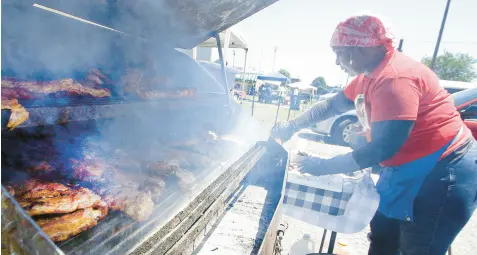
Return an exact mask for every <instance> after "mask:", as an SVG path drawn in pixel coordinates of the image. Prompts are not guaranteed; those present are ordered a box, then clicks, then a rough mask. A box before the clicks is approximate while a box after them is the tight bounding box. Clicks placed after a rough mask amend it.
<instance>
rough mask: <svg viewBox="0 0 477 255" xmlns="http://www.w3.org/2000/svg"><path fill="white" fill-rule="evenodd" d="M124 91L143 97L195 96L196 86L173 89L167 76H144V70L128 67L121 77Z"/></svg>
mask: <svg viewBox="0 0 477 255" xmlns="http://www.w3.org/2000/svg"><path fill="white" fill-rule="evenodd" d="M121 80H122V82H123V83H124V91H125V92H126V93H129V94H132V95H135V96H137V97H139V98H142V99H164V98H171V99H172V98H184V97H193V96H195V94H196V92H197V90H196V89H195V88H177V89H173V88H171V87H170V86H169V85H168V80H167V78H165V77H161V76H154V77H150V78H145V77H144V72H143V71H141V70H138V69H128V70H126V73H125V74H124V75H123V77H122V78H121Z"/></svg>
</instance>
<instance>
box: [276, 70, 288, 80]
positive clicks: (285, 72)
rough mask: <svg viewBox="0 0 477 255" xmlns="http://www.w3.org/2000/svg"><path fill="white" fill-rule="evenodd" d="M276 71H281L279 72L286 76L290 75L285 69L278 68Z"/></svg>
mask: <svg viewBox="0 0 477 255" xmlns="http://www.w3.org/2000/svg"><path fill="white" fill-rule="evenodd" d="M278 72H279V73H281V74H283V75H284V76H286V77H287V78H290V77H291V75H290V72H288V71H287V70H285V69H280V70H279V71H278Z"/></svg>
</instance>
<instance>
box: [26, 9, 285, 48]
mask: <svg viewBox="0 0 477 255" xmlns="http://www.w3.org/2000/svg"><path fill="white" fill-rule="evenodd" d="M276 1H277V0H210V1H202V0H86V1H61V0H38V1H35V3H36V4H39V5H42V6H46V7H48V8H53V9H55V10H59V11H61V12H65V13H68V14H71V15H74V16H76V17H79V18H82V19H85V20H88V21H92V22H95V23H97V24H100V25H104V26H107V27H109V28H112V29H115V30H119V31H121V32H124V33H127V34H130V35H134V36H137V37H139V38H142V39H145V40H148V41H153V42H159V43H161V44H169V45H171V46H173V47H176V48H184V49H190V48H193V47H195V46H196V45H198V44H200V43H201V42H204V41H205V40H207V39H208V38H210V37H212V36H213V34H214V32H215V31H222V30H225V29H227V28H229V27H231V26H233V25H235V24H237V23H238V22H240V21H242V20H243V19H245V18H247V17H249V16H251V15H252V14H254V13H256V12H258V11H260V10H261V9H263V8H265V7H267V6H269V5H270V4H272V3H274V2H276Z"/></svg>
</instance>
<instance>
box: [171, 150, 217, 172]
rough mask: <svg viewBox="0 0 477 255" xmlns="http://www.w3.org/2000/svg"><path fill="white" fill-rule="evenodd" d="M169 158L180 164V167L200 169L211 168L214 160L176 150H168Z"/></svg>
mask: <svg viewBox="0 0 477 255" xmlns="http://www.w3.org/2000/svg"><path fill="white" fill-rule="evenodd" d="M167 158H170V159H171V160H173V161H177V162H179V164H180V165H185V166H189V167H192V168H199V169H203V168H205V167H209V166H210V165H211V164H212V159H211V158H209V157H208V156H205V155H202V154H199V153H193V152H185V151H182V150H175V149H169V150H167Z"/></svg>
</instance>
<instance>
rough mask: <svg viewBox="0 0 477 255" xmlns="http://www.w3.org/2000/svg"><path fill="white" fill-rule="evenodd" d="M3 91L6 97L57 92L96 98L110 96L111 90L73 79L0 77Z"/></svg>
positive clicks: (19, 97)
mask: <svg viewBox="0 0 477 255" xmlns="http://www.w3.org/2000/svg"><path fill="white" fill-rule="evenodd" d="M4 92H5V93H7V94H8V98H17V99H31V98H41V97H43V96H45V95H47V94H53V93H58V92H66V93H68V94H72V95H80V96H91V97H96V98H102V97H110V96H111V92H110V91H109V90H108V89H105V88H91V87H87V86H83V85H82V84H81V83H78V82H74V81H73V79H61V80H54V81H49V82H39V81H17V80H15V79H12V78H2V93H4Z"/></svg>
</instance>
